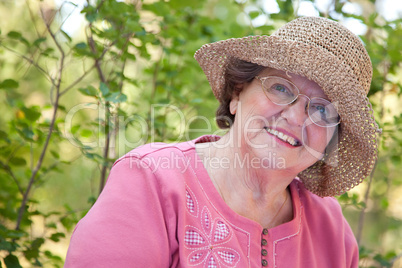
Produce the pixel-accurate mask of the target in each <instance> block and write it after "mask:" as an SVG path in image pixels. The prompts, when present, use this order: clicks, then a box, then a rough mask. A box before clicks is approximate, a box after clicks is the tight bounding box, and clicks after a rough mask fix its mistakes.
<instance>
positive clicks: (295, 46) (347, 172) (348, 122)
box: [195, 36, 378, 196]
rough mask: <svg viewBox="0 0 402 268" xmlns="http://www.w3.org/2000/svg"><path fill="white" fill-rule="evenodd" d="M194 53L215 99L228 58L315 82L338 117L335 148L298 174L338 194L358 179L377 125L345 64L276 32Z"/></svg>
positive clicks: (373, 155) (369, 161)
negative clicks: (332, 104) (281, 36)
mask: <svg viewBox="0 0 402 268" xmlns="http://www.w3.org/2000/svg"><path fill="white" fill-rule="evenodd" d="M195 58H196V60H197V61H198V63H199V64H200V66H201V68H202V69H203V71H204V73H205V74H206V76H207V79H208V81H209V83H210V85H211V87H212V90H213V92H214V95H215V97H216V98H217V99H218V100H219V99H220V97H221V92H222V89H223V86H224V82H225V81H224V73H225V70H226V66H227V64H228V63H229V61H230V60H231V59H233V58H237V59H241V60H244V61H248V62H252V63H256V64H258V65H261V66H265V67H270V68H274V69H278V70H282V71H288V72H291V73H295V74H298V75H301V76H304V77H306V78H307V79H309V80H312V81H314V82H315V83H317V84H318V85H319V86H320V87H321V88H322V89H323V91H324V92H325V94H326V95H327V96H328V98H329V99H330V100H331V101H332V102H333V103H334V104H335V105H336V107H337V110H338V113H339V115H340V117H341V124H340V131H339V135H338V144H337V149H336V150H335V151H332V152H331V153H330V154H328V155H327V156H326V157H325V158H324V160H323V161H318V162H317V163H315V164H314V165H313V166H311V167H309V168H308V169H306V170H304V171H303V172H301V173H300V174H299V177H300V179H301V180H302V181H303V183H304V185H305V187H306V188H307V189H308V190H310V191H311V192H313V193H315V194H317V195H319V196H334V195H341V194H343V193H344V192H346V191H348V190H350V189H351V188H353V187H354V186H356V185H358V184H359V183H361V182H362V180H363V179H364V178H366V177H367V176H368V175H369V174H370V173H371V171H372V170H373V168H374V165H375V162H376V159H377V140H378V135H377V129H378V126H377V124H376V122H375V120H374V117H373V110H372V108H371V105H370V103H369V101H368V98H367V97H366V95H365V92H364V89H363V88H362V86H361V84H360V83H359V81H358V79H357V78H356V76H355V75H354V74H353V72H352V70H350V67H349V66H348V65H346V64H344V63H343V62H341V61H340V60H339V59H338V58H337V57H335V56H334V55H332V54H331V53H330V52H328V51H327V50H326V49H325V47H313V46H310V45H307V44H304V43H300V42H297V41H287V40H282V39H281V38H279V37H277V36H250V37H243V38H237V39H235V38H233V39H228V40H223V41H219V42H216V43H212V44H207V45H204V46H202V47H201V48H200V49H199V50H198V51H197V52H196V54H195Z"/></svg>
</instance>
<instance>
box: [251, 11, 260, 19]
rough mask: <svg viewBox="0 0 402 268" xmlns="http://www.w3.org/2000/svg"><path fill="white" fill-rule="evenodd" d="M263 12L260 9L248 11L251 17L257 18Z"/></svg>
mask: <svg viewBox="0 0 402 268" xmlns="http://www.w3.org/2000/svg"><path fill="white" fill-rule="evenodd" d="M260 14H261V13H260V12H259V11H251V12H250V13H248V15H249V17H250V19H255V18H257V17H258V16H259V15H260Z"/></svg>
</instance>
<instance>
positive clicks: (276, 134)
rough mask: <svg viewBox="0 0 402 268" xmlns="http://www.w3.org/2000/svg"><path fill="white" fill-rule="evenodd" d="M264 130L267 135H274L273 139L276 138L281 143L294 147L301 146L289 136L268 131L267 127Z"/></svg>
mask: <svg viewBox="0 0 402 268" xmlns="http://www.w3.org/2000/svg"><path fill="white" fill-rule="evenodd" d="M264 129H265V130H266V131H267V132H268V133H270V134H272V135H274V136H275V137H277V138H278V139H280V140H281V141H284V142H286V143H289V144H290V145H292V146H294V147H297V146H301V143H300V142H299V141H298V140H296V139H295V138H293V137H290V136H288V135H286V134H283V133H282V132H280V131H278V130H275V129H270V128H268V127H264Z"/></svg>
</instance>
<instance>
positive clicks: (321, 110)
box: [316, 106, 326, 114]
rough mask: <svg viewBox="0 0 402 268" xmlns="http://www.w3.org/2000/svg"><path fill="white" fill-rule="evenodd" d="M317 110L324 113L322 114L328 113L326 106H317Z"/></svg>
mask: <svg viewBox="0 0 402 268" xmlns="http://www.w3.org/2000/svg"><path fill="white" fill-rule="evenodd" d="M316 108H317V110H318V111H319V112H320V113H322V114H326V110H325V107H324V106H316Z"/></svg>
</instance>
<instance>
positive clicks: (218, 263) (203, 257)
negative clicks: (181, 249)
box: [184, 206, 240, 268]
mask: <svg viewBox="0 0 402 268" xmlns="http://www.w3.org/2000/svg"><path fill="white" fill-rule="evenodd" d="M200 219H201V221H200V225H201V226H200V227H195V226H191V225H187V226H186V227H185V229H184V231H185V235H184V244H185V247H186V248H187V249H189V250H191V252H190V254H189V255H188V258H187V263H188V265H191V266H198V265H199V266H201V265H203V267H204V268H218V267H236V265H237V263H238V262H239V261H240V254H239V253H238V252H237V251H236V250H234V249H232V248H229V247H225V244H226V243H228V242H229V241H230V240H231V238H232V236H233V230H232V229H231V227H230V226H229V225H228V224H227V223H226V222H225V221H224V220H223V219H221V218H215V219H214V220H213V219H212V217H211V213H210V212H209V210H208V208H207V207H206V206H205V207H204V208H203V209H202V212H201V217H200Z"/></svg>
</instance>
